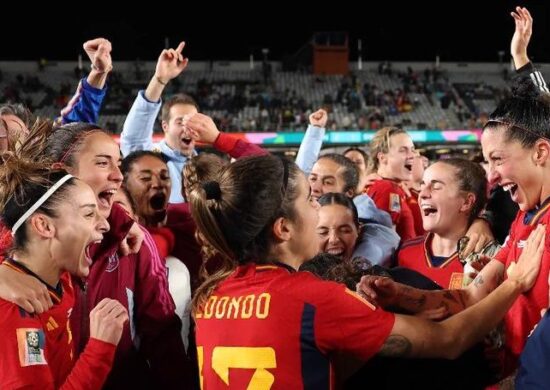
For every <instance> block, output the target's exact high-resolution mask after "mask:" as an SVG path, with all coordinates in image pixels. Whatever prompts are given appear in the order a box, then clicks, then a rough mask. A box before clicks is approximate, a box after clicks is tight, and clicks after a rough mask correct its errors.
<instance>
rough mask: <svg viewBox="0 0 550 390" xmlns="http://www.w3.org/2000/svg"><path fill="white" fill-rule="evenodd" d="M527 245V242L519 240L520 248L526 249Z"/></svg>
mask: <svg viewBox="0 0 550 390" xmlns="http://www.w3.org/2000/svg"><path fill="white" fill-rule="evenodd" d="M525 244H527V240H519V241H518V248H520V249H521V248H525Z"/></svg>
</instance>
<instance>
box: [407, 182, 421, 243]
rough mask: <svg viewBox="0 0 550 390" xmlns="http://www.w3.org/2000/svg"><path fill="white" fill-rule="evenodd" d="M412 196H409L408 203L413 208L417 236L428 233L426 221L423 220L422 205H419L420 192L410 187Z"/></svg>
mask: <svg viewBox="0 0 550 390" xmlns="http://www.w3.org/2000/svg"><path fill="white" fill-rule="evenodd" d="M409 191H410V193H411V196H407V199H406V201H407V205H408V206H409V208H410V209H411V212H412V215H413V220H414V231H415V234H416V236H417V237H418V236H423V235H424V234H426V231H425V230H424V223H423V222H422V213H421V211H420V206H419V205H418V195H419V192H418V191H417V190H415V189H413V188H411V189H409Z"/></svg>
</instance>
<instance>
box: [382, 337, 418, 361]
mask: <svg viewBox="0 0 550 390" xmlns="http://www.w3.org/2000/svg"><path fill="white" fill-rule="evenodd" d="M411 352H412V343H411V342H410V341H409V339H407V338H406V337H404V336H401V335H398V334H395V335H390V336H389V337H388V338H387V339H386V342H385V343H384V345H382V348H381V349H380V351H378V354H379V355H380V356H386V357H407V356H410V355H411Z"/></svg>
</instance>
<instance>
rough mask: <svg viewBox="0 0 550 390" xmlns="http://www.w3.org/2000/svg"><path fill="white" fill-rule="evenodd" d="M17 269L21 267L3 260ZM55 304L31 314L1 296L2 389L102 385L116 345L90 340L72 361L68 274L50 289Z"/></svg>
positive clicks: (72, 293)
mask: <svg viewBox="0 0 550 390" xmlns="http://www.w3.org/2000/svg"><path fill="white" fill-rule="evenodd" d="M3 266H4V267H6V266H9V267H12V268H14V269H16V270H18V271H22V272H27V271H26V270H25V269H24V267H22V266H20V265H19V264H17V263H15V262H11V261H9V262H8V261H7V262H6V264H4V265H3ZM49 293H50V296H51V298H52V300H53V302H54V305H53V306H52V308H51V309H50V310H48V311H47V312H45V313H42V314H38V315H36V314H29V313H27V312H25V311H24V310H23V309H21V308H19V307H18V306H16V305H15V304H13V303H11V302H8V301H5V300H3V299H0V334H1V335H2V337H0V351H2V353H1V354H0V388H1V389H14V388H21V387H25V388H27V387H26V386H28V387H29V388H40V389H54V388H55V389H100V388H101V386H102V385H103V382H104V381H105V378H106V377H107V374H108V373H109V371H110V369H111V366H112V363H113V359H114V354H115V348H116V347H115V345H113V344H108V343H105V342H102V341H99V340H95V339H92V340H90V342H89V343H88V345H87V346H86V349H85V350H84V353H83V354H82V355H81V356H80V358H79V359H78V361H77V363H76V365H75V360H76V358H75V356H74V353H73V340H72V334H71V328H70V325H69V317H70V315H71V311H72V309H73V304H74V290H73V286H72V284H71V278H70V276H69V274H67V273H65V274H63V275H62V277H61V280H60V284H59V288H58V289H57V290H54V289H52V288H49Z"/></svg>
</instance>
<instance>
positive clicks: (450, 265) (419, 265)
mask: <svg viewBox="0 0 550 390" xmlns="http://www.w3.org/2000/svg"><path fill="white" fill-rule="evenodd" d="M432 238H433V234H431V233H428V234H427V235H426V236H421V237H416V238H414V239H412V240H408V241H406V242H404V243H403V245H401V247H400V248H399V251H398V252H397V264H398V265H399V266H401V267H406V268H410V269H413V270H415V271H417V272H420V273H421V274H422V275H424V276H426V277H428V278H430V279H431V280H433V281H434V282H435V283H437V284H438V285H440V286H441V287H443V288H444V289H460V288H462V279H463V277H464V266H463V265H462V263H461V262H460V260H459V259H458V253H457V252H455V253H453V254H452V255H450V256H449V257H446V258H434V256H433V254H432V247H431V244H432ZM436 259H437V260H439V261H437V262H436V261H435V260H436Z"/></svg>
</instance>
